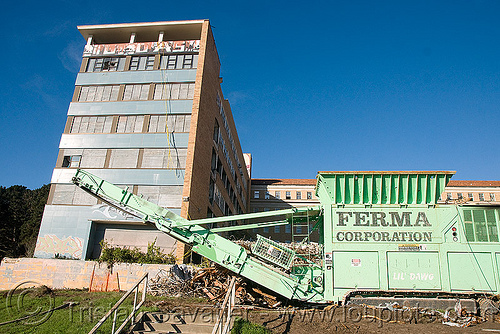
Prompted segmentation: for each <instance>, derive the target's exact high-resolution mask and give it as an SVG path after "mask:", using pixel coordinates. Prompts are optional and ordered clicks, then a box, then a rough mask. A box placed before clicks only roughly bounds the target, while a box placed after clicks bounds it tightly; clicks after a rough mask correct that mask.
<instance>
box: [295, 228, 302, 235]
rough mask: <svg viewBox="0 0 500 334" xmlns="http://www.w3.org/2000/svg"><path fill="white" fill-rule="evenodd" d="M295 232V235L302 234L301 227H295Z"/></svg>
mask: <svg viewBox="0 0 500 334" xmlns="http://www.w3.org/2000/svg"><path fill="white" fill-rule="evenodd" d="M295 232H296V233H297V234H300V233H302V226H296V227H295Z"/></svg>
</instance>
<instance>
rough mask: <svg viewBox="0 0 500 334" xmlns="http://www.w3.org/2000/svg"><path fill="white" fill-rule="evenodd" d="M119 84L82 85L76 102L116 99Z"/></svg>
mask: <svg viewBox="0 0 500 334" xmlns="http://www.w3.org/2000/svg"><path fill="white" fill-rule="evenodd" d="M119 91H120V86H119V85H106V86H82V87H81V88H80V95H79V96H78V102H100V101H117V100H118V92H119Z"/></svg>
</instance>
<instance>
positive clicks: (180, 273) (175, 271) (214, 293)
mask: <svg viewBox="0 0 500 334" xmlns="http://www.w3.org/2000/svg"><path fill="white" fill-rule="evenodd" d="M232 277H233V275H232V274H231V272H229V271H228V270H226V269H224V268H222V267H208V268H195V267H191V266H187V265H184V264H182V265H174V266H172V268H171V269H170V271H166V270H161V271H160V272H159V273H158V274H157V275H156V277H154V278H151V279H150V280H149V283H148V289H149V292H150V293H151V294H153V295H154V296H167V297H198V298H200V297H201V298H207V299H208V300H209V301H210V302H213V303H214V304H217V303H222V301H223V300H224V297H225V295H226V293H227V291H228V289H229V284H230V282H231V278H232ZM236 304H257V305H260V306H265V307H271V308H275V307H278V306H279V305H281V302H280V301H279V300H278V299H277V297H275V296H273V295H270V294H268V293H265V292H263V291H261V290H260V289H258V288H252V287H248V286H247V282H246V281H245V280H244V278H242V277H237V278H236Z"/></svg>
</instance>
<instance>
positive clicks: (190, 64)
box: [160, 54, 198, 70]
mask: <svg viewBox="0 0 500 334" xmlns="http://www.w3.org/2000/svg"><path fill="white" fill-rule="evenodd" d="M197 64H198V55H194V54H189V55H179V54H175V55H164V56H161V60H160V69H162V70H164V69H167V70H181V69H184V68H188V69H189V68H196V66H197Z"/></svg>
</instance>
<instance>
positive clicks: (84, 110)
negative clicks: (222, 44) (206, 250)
mask: <svg viewBox="0 0 500 334" xmlns="http://www.w3.org/2000/svg"><path fill="white" fill-rule="evenodd" d="M78 29H79V31H80V33H81V34H82V35H83V37H84V38H85V40H86V45H85V42H84V40H82V49H84V51H83V57H82V64H81V68H80V72H79V73H78V75H77V78H76V83H75V91H74V95H73V100H72V102H71V104H70V106H69V109H68V118H67V122H66V127H65V130H64V133H63V134H62V137H61V142H60V145H59V155H58V158H57V163H56V166H55V168H54V172H53V175H52V179H51V191H50V195H49V199H48V203H47V205H46V207H45V211H44V214H43V219H42V224H41V227H40V232H39V236H38V240H37V245H36V250H35V256H36V257H54V256H56V254H59V255H60V256H65V257H70V258H78V259H85V258H95V257H97V256H98V255H99V253H100V246H99V243H100V242H101V240H103V239H104V240H106V242H108V243H109V244H112V245H119V246H126V247H139V248H143V249H144V248H145V247H147V245H148V243H151V242H152V241H154V240H156V244H157V245H158V246H160V247H162V248H163V249H164V250H166V251H174V250H177V255H178V257H181V256H182V255H183V253H184V247H183V245H178V244H176V242H175V241H174V240H173V239H171V238H170V237H168V236H166V235H165V234H163V233H161V232H158V231H156V229H155V228H154V227H151V226H148V225H145V224H143V223H141V222H139V221H137V219H135V218H134V217H131V216H127V215H126V214H123V213H121V212H119V211H117V210H114V209H111V208H109V207H108V206H106V205H103V204H102V203H100V202H99V201H98V200H97V199H95V198H94V197H91V196H90V195H88V194H86V193H84V192H83V191H82V190H80V189H77V188H76V187H75V186H74V185H72V184H71V178H72V176H73V175H74V173H75V171H76V169H77V168H83V169H86V170H89V171H90V172H92V173H94V174H96V175H97V176H99V177H102V178H104V179H106V180H108V181H110V182H112V183H115V184H118V185H122V186H123V187H128V188H129V189H131V190H132V191H133V192H134V193H136V194H141V195H143V196H144V197H145V198H146V199H148V200H150V201H152V202H154V203H156V204H158V205H160V206H163V207H167V208H169V209H171V210H172V211H173V212H175V213H177V214H180V215H181V216H183V217H185V218H188V219H195V218H205V217H207V216H221V215H230V214H238V213H245V212H247V211H248V206H249V203H248V201H249V191H250V189H249V188H250V178H249V171H248V170H247V167H246V164H245V158H247V159H248V157H244V155H243V153H242V150H241V147H240V143H239V140H238V135H237V132H236V127H235V124H234V121H233V116H232V113H231V108H230V106H229V103H228V101H227V100H225V99H224V97H223V94H222V90H221V82H222V79H221V78H220V62H219V57H218V53H217V49H216V47H215V42H214V38H213V35H212V31H211V28H210V23H209V21H208V20H199V21H179V22H152V23H132V24H109V25H91V26H79V27H78Z"/></svg>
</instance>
